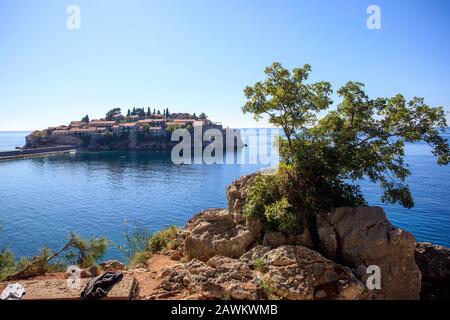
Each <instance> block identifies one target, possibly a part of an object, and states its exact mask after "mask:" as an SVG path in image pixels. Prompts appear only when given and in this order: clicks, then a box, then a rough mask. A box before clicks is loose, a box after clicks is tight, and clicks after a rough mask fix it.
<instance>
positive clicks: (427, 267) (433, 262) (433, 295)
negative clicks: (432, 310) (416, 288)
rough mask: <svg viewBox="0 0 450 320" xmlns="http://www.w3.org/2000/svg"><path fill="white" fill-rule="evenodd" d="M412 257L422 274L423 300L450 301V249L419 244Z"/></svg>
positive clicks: (427, 243)
mask: <svg viewBox="0 0 450 320" xmlns="http://www.w3.org/2000/svg"><path fill="white" fill-rule="evenodd" d="M414 257H415V260H416V263H417V265H418V266H419V269H420V271H421V273H422V290H421V292H420V298H421V299H423V300H442V299H445V300H450V249H448V248H445V247H443V246H438V245H433V244H431V243H429V242H419V243H417V244H416V247H415V249H414Z"/></svg>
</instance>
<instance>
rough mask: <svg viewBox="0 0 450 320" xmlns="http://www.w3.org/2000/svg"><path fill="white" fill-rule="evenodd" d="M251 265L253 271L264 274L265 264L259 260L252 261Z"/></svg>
mask: <svg viewBox="0 0 450 320" xmlns="http://www.w3.org/2000/svg"><path fill="white" fill-rule="evenodd" d="M252 265H253V269H255V270H258V271H261V272H266V271H267V264H266V262H265V261H264V260H263V259H261V258H258V259H255V261H253V263H252Z"/></svg>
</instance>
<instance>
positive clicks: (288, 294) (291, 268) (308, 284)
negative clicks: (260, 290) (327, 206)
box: [240, 246, 369, 300]
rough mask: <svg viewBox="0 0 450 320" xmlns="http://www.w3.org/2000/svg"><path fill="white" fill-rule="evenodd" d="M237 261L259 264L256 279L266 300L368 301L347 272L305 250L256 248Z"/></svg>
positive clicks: (347, 269) (359, 286)
mask: <svg viewBox="0 0 450 320" xmlns="http://www.w3.org/2000/svg"><path fill="white" fill-rule="evenodd" d="M240 260H241V261H243V262H247V263H250V261H251V260H253V261H258V265H259V268H260V269H262V270H261V272H260V274H259V277H260V279H261V283H262V286H263V287H264V288H265V290H266V293H268V295H269V298H271V296H272V298H283V299H290V300H313V299H327V300H360V299H366V298H368V297H369V294H368V292H367V290H366V288H365V286H364V285H363V284H362V283H361V282H360V281H359V280H358V279H357V278H356V277H355V276H354V275H353V273H352V272H351V270H350V269H349V268H347V267H343V266H341V265H339V264H337V263H335V262H333V261H331V260H328V259H326V258H325V257H323V256H322V255H320V254H319V253H317V252H315V251H313V250H310V249H308V248H306V247H302V246H281V247H278V248H275V249H270V248H269V247H264V246H257V247H255V248H254V249H252V250H251V251H249V252H247V253H246V254H245V255H243V256H242V257H241V258H240ZM253 263H255V262H253ZM255 265H256V263H255Z"/></svg>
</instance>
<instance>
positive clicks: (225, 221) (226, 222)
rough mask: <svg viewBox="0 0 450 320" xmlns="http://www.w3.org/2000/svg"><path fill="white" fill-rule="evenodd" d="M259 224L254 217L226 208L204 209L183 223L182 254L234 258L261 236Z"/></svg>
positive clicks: (206, 257)
mask: <svg viewBox="0 0 450 320" xmlns="http://www.w3.org/2000/svg"><path fill="white" fill-rule="evenodd" d="M261 231H262V226H261V224H260V223H259V222H257V221H256V220H254V219H251V218H250V219H244V217H243V216H242V215H238V214H232V213H229V212H228V210H226V209H210V210H205V211H203V212H201V213H199V214H198V215H196V216H194V217H193V218H192V219H191V220H190V221H189V223H188V225H187V226H186V232H187V234H186V235H185V236H184V237H185V242H184V246H185V252H186V255H187V256H189V257H192V258H197V259H201V260H206V259H208V258H211V257H212V256H215V255H222V256H226V257H231V258H238V257H240V256H241V255H242V254H243V253H245V252H246V251H247V250H248V249H250V248H251V247H252V245H254V244H255V243H256V241H257V240H259V238H260V237H261Z"/></svg>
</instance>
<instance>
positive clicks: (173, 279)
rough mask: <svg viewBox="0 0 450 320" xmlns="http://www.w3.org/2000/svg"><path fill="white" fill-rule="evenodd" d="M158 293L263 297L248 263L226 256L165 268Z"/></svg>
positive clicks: (201, 297)
mask: <svg viewBox="0 0 450 320" xmlns="http://www.w3.org/2000/svg"><path fill="white" fill-rule="evenodd" d="M157 294H158V295H161V294H163V295H165V296H170V295H177V296H181V297H191V298H192V297H195V298H196V299H224V298H231V299H238V300H256V299H261V298H262V297H263V291H262V289H261V287H260V286H259V284H258V280H257V278H256V277H255V276H254V274H253V273H252V271H251V269H250V268H249V266H248V265H246V264H245V263H243V262H241V261H239V260H236V259H232V258H228V257H223V256H215V257H213V258H211V259H209V260H208V261H207V262H206V263H204V262H202V261H199V260H197V259H192V260H191V261H190V262H189V263H186V264H179V265H177V266H175V267H172V268H167V269H165V270H163V272H162V280H161V284H160V286H159V292H157Z"/></svg>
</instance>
